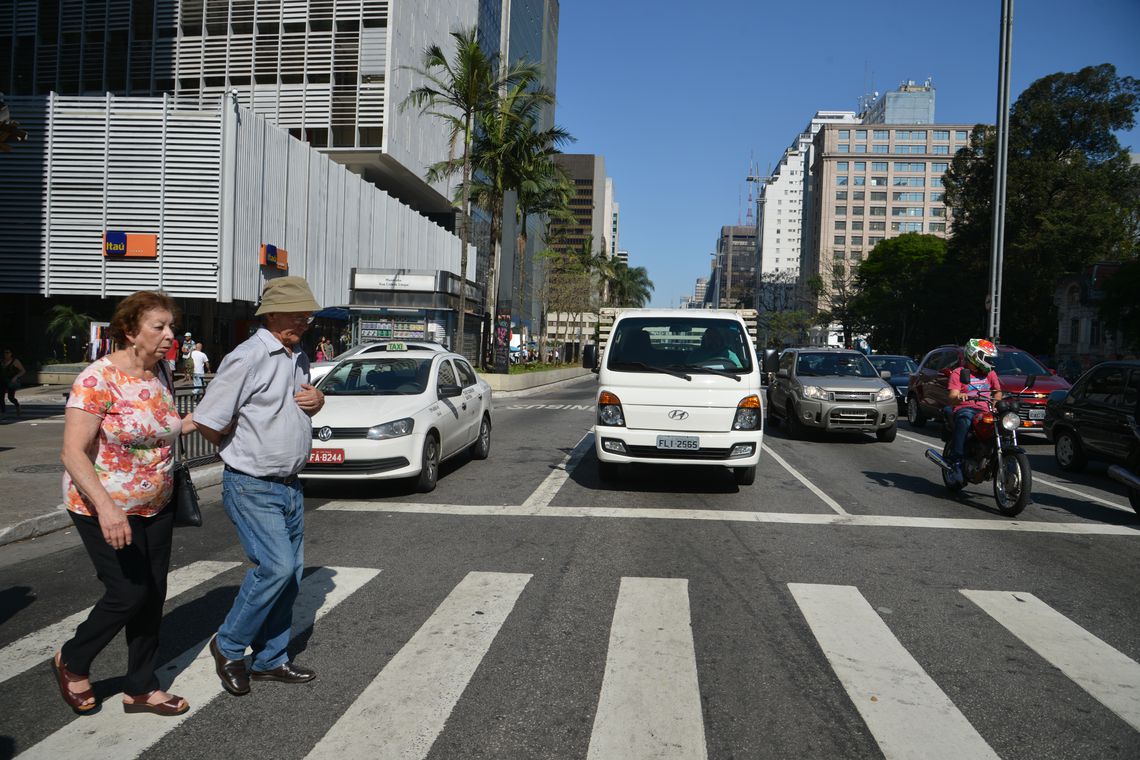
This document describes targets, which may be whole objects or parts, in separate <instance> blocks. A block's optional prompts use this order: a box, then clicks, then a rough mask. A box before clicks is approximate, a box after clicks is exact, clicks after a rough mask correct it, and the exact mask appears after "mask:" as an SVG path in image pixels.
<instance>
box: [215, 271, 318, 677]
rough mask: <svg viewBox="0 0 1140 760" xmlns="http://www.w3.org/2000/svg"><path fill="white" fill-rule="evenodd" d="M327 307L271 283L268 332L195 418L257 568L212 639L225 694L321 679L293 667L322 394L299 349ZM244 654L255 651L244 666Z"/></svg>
mask: <svg viewBox="0 0 1140 760" xmlns="http://www.w3.org/2000/svg"><path fill="white" fill-rule="evenodd" d="M320 308H321V307H320V306H319V305H318V304H317V302H316V300H315V299H314V298H313V294H312V292H311V291H310V290H309V286H308V284H307V283H306V282H305V280H304V279H303V278H301V277H278V278H276V279H273V280H270V281H269V282H267V283H265V288H264V289H263V290H262V293H261V305H260V306H259V307H258V309H257V312H256V315H257V316H259V317H261V319H262V327H261V328H260V329H259V330H258V331H257V332H256V333H254V334H253V336H252V337H250V338H249V339H248V340H246V341H245V342H244V343H242V344H241V345H239V346H238V347H237V348H235V349H234V350H233V351H231V352H230V353H229V354H227V355H226V357H225V358H224V359H223V360H222V363H221V366H219V367H218V371H217V374H216V375H215V376H214V381H213V382H212V383H210V385H209V386H208V387H207V388H206V394H205V395H204V396H203V397H202V400H201V401H199V402H198V406H197V408H196V409H195V410H194V413H193V420H194V422H195V423H196V424H197V426H198V430H199V431H200V432H201V433H202V435H203V436H205V438H206V439H207V440H208V441H210V442H211V443H214V444H215V445H217V446H218V455H219V456H220V457H221V459H222V461H223V462H224V463H225V470H224V472H223V473H222V504H223V506H224V507H225V510H226V514H227V515H229V518H230V520H232V521H233V524H234V526H235V527H236V528H237V533H238V538H239V539H240V541H241V545H242V547H243V548H244V549H245V553H246V555H247V556H248V557H249V559H250V561H251V562H253V567H252V568H251V569H250V570H249V571H248V572H247V573H246V576H245V579H244V580H243V581H242V584H241V588H240V589H239V590H238V594H237V599H236V600H235V601H234V605H233V607H232V608H231V609H230V612H229V614H228V615H226V619H225V622H223V623H222V626H221V628H219V629H218V632H217V634H216V635H215V636H214V638H213V639H211V640H210V652H211V654H212V655H213V656H214V664H215V668H216V670H217V673H218V677H219V678H220V679H221V681H222V686H223V687H224V688H225V690H226V691H228V692H229V693H230V694H233V695H235V696H241V695H243V694H248V693H249V689H250V686H249V682H250V680H251V679H252V680H255V681H278V682H281V683H305V682H306V681H311V680H313V679H314V678H316V673H314V672H313V671H312V670H309V669H308V668H303V667H301V666H299V665H296V664H295V663H292V662H290V661H289V654H288V651H287V650H286V647H287V646H288V644H289V639H290V637H291V627H292V620H293V602H294V600H295V599H296V598H297V589H298V587H299V584H300V582H301V571H302V570H303V569H304V566H305V562H304V529H305V513H304V504H303V494H302V492H301V482H300V480H299V479H298V478H297V473H299V472H300V471H301V469H302V468H303V467H304V466H305V464H306V463H307V462H308V460H309V449H310V447H311V445H312V425H311V423H310V421H309V418H310V417H311V416H312V415H314V414H316V413H317V412H318V411H319V410H320V408H321V407H322V406H323V405H324V395H323V394H322V393H321V392H320V391H318V390H317V389H316V388H314V387H313V386H312V385H311V384H309V358H308V356H306V355H305V352H304V351H302V350H300V343H301V337H302V336H303V335H304V334H305V331H306V330H308V328H309V324H310V323H311V322H312V319H313V312H315V311H319V310H320ZM246 647H251V648H252V649H253V659H252V661H251V663H250V667H249V668H247V667H246V663H245V650H246Z"/></svg>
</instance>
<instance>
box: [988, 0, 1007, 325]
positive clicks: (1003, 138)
mask: <svg viewBox="0 0 1140 760" xmlns="http://www.w3.org/2000/svg"><path fill="white" fill-rule="evenodd" d="M1012 48H1013V0H1002V4H1001V49H1000V52H999V57H998V109H997V110H998V112H997V149H996V151H995V156H994V202H993V215H994V216H993V232H992V235H991V240H992V250H991V253H990V292H989V297H988V298H987V299H986V301H987V304H986V308H987V310H988V311H989V325H988V330H987V332H988V335H989V338H990V340H992V341H993V342H994V343H997V342H998V341H999V340H1000V339H1001V275H1002V257H1003V256H1004V252H1005V187H1006V170H1007V168H1008V166H1009V72H1010V58H1011V53H1012Z"/></svg>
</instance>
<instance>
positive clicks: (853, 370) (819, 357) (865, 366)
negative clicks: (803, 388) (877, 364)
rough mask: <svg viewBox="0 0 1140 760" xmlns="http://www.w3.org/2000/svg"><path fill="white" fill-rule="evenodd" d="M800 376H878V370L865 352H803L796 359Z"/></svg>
mask: <svg viewBox="0 0 1140 760" xmlns="http://www.w3.org/2000/svg"><path fill="white" fill-rule="evenodd" d="M796 374H797V375H798V376H800V377H878V376H879V373H878V371H877V370H876V369H875V368H874V367H872V366H871V362H869V361H867V357H866V356H863V354H854V353H852V354H846V353H839V352H837V351H819V352H815V351H811V352H803V353H801V354H800V355H799V357H798V358H797V359H796Z"/></svg>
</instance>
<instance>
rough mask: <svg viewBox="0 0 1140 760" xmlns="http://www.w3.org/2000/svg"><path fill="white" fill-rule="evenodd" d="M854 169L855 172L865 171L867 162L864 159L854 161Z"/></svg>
mask: <svg viewBox="0 0 1140 760" xmlns="http://www.w3.org/2000/svg"><path fill="white" fill-rule="evenodd" d="M855 171H857V172H865V171H867V162H866V161H856V162H855Z"/></svg>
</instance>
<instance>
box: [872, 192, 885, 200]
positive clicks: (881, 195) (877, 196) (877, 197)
mask: <svg viewBox="0 0 1140 760" xmlns="http://www.w3.org/2000/svg"><path fill="white" fill-rule="evenodd" d="M886 199H887V194H886V193H883V192H874V191H872V192H871V200H873V201H885V200H886Z"/></svg>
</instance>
